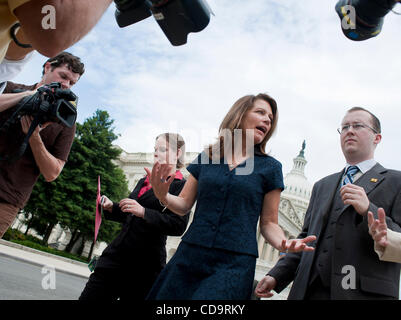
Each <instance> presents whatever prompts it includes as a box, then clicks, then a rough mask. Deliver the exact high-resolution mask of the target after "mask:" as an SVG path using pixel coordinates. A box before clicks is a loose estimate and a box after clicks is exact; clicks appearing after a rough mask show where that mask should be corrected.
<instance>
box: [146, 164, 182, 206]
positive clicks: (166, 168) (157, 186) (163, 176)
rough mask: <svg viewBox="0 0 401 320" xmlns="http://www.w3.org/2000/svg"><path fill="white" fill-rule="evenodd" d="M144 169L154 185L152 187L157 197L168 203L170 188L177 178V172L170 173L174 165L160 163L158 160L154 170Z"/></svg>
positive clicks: (165, 203)
mask: <svg viewBox="0 0 401 320" xmlns="http://www.w3.org/2000/svg"><path fill="white" fill-rule="evenodd" d="M144 169H145V171H146V174H147V176H148V177H149V181H150V184H151V185H152V189H153V192H154V194H155V196H156V198H157V199H159V200H160V201H161V202H162V203H163V204H164V205H167V204H168V203H167V194H168V190H169V188H170V185H171V183H172V182H173V180H174V178H175V173H174V174H173V175H170V173H171V169H172V165H170V164H160V163H159V162H157V161H156V162H155V164H154V165H153V168H152V171H150V170H149V169H148V168H144Z"/></svg>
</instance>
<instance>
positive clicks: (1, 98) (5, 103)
mask: <svg viewBox="0 0 401 320" xmlns="http://www.w3.org/2000/svg"><path fill="white" fill-rule="evenodd" d="M35 93H36V89H35V90H27V91H23V92H19V93H3V94H0V112H3V111H6V110H7V109H9V108H11V107H14V106H15V105H16V104H17V103H18V102H20V101H21V99H22V98H24V97H27V96H32V95H34V94H35Z"/></svg>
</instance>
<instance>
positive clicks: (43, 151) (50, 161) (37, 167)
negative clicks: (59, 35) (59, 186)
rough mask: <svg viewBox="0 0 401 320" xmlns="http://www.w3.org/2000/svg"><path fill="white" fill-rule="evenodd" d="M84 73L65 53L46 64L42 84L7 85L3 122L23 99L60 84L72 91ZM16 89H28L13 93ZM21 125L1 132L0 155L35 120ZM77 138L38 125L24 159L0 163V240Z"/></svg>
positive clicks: (0, 106) (0, 110) (69, 131)
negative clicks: (36, 185)
mask: <svg viewBox="0 0 401 320" xmlns="http://www.w3.org/2000/svg"><path fill="white" fill-rule="evenodd" d="M83 73H84V64H83V63H82V62H81V61H80V59H79V58H78V57H76V56H73V55H72V54H70V53H67V52H62V53H60V54H59V55H57V56H56V57H54V58H51V59H48V60H47V61H46V63H45V64H44V65H43V73H42V79H41V81H40V82H39V83H37V84H34V85H31V86H25V85H21V84H15V83H12V82H8V84H7V87H6V89H5V91H4V92H5V93H4V94H2V95H0V123H4V121H6V120H7V119H8V118H9V117H10V116H11V115H12V113H13V111H14V109H15V108H13V107H14V106H15V105H16V104H17V103H18V102H19V101H20V100H21V99H22V98H23V97H25V96H29V95H32V94H34V93H35V92H36V89H38V88H39V87H41V86H43V85H46V84H50V83H52V82H60V83H61V86H62V88H63V89H68V88H71V87H72V86H73V85H74V84H75V83H76V82H77V81H78V80H79V78H80V76H81V75H82V74H83ZM15 89H23V90H26V91H24V92H20V93H12V92H13V91H14V90H15ZM20 122H21V126H20V125H19V123H17V125H14V126H11V127H10V128H9V129H8V130H7V132H1V133H0V155H2V156H3V155H4V154H6V153H7V154H12V152H14V151H15V150H16V149H18V148H19V146H20V144H21V142H22V140H23V139H24V137H25V136H26V134H27V132H28V129H29V127H30V124H31V122H32V117H30V116H27V115H25V116H23V117H21V121H20ZM74 135H75V125H74V126H73V127H72V128H68V127H65V126H62V125H61V124H58V123H55V122H46V123H45V124H43V125H42V126H41V127H40V126H37V127H36V129H35V131H34V132H33V134H32V136H31V137H30V138H29V146H30V148H28V149H27V150H26V151H25V153H24V154H23V156H22V157H21V158H20V159H19V160H17V161H15V162H13V163H9V162H6V161H0V238H1V237H2V236H3V234H4V233H5V232H6V231H7V229H8V227H9V226H10V225H11V224H12V222H13V221H14V219H15V217H16V215H17V214H18V211H19V210H20V209H21V208H23V207H24V206H25V204H26V202H27V201H28V199H29V196H30V194H31V192H32V188H33V186H34V184H35V182H36V180H37V179H38V177H39V175H40V174H42V175H43V177H44V178H45V180H46V181H47V182H50V181H53V180H55V179H56V178H57V177H58V176H59V174H60V173H61V170H62V169H63V166H64V164H65V162H66V160H67V158H68V154H69V152H70V149H71V145H72V142H73V139H74Z"/></svg>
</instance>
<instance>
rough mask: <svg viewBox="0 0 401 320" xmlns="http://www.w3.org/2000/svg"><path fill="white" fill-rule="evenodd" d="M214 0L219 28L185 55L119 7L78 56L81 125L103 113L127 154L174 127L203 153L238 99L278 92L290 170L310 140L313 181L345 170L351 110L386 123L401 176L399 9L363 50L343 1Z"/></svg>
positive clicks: (277, 147)
mask: <svg viewBox="0 0 401 320" xmlns="http://www.w3.org/2000/svg"><path fill="white" fill-rule="evenodd" d="M208 2H209V4H210V6H211V8H212V9H213V11H214V13H215V16H214V17H212V19H211V22H210V24H209V26H208V27H207V28H206V29H205V30H203V31H202V32H200V33H192V34H190V35H189V38H188V43H187V44H186V45H184V46H180V47H173V46H172V45H170V43H169V41H168V40H167V38H166V37H165V36H164V34H163V32H162V31H161V29H160V28H159V27H158V25H157V23H156V22H155V21H154V20H153V18H148V19H146V20H145V21H142V22H139V23H136V24H134V25H131V26H129V27H127V28H124V29H120V28H119V27H118V26H117V24H116V22H115V20H114V5H111V6H110V8H109V10H108V11H107V12H106V13H105V15H104V16H103V17H102V19H101V21H100V22H99V23H98V24H97V25H96V26H95V28H93V30H92V31H91V32H90V33H89V34H88V35H87V36H86V37H84V38H83V39H82V40H81V41H80V42H78V43H77V44H76V45H74V46H73V47H72V48H70V49H69V50H67V51H70V52H71V53H73V54H76V55H78V56H80V57H81V59H82V60H83V62H84V63H85V66H86V72H85V74H84V75H83V77H82V79H81V80H80V81H79V82H78V83H77V85H76V86H75V87H73V91H74V92H75V93H76V94H77V95H78V96H79V105H78V112H79V116H78V121H79V122H83V121H84V119H85V118H87V117H89V116H91V115H92V114H93V113H94V111H95V110H96V109H97V108H101V109H104V110H107V111H108V112H109V113H110V115H111V117H112V118H113V119H115V127H116V130H115V131H116V132H117V133H119V134H120V135H121V136H120V138H119V139H118V140H117V141H116V143H117V144H118V145H120V146H121V147H122V148H123V149H124V150H126V151H127V152H151V151H152V149H153V141H154V137H155V136H156V135H157V134H159V133H161V132H165V131H177V132H179V133H181V134H182V135H183V136H184V139H185V140H186V142H187V151H193V152H196V151H200V150H201V149H202V146H204V145H206V144H208V143H210V142H213V141H214V138H215V137H216V136H217V129H218V126H219V124H220V122H221V120H222V119H223V117H224V115H225V114H226V112H227V111H228V109H229V108H230V106H231V105H232V104H233V103H234V102H235V100H237V99H238V98H239V97H241V96H243V95H245V94H256V93H259V92H267V93H269V94H271V95H272V96H273V97H275V99H276V100H277V102H278V108H279V114H280V116H279V124H278V130H277V132H276V134H275V135H274V136H273V138H272V140H271V141H270V142H269V143H268V146H267V150H268V151H269V152H270V154H271V155H273V156H274V157H276V158H277V159H278V160H279V161H281V162H282V164H283V172H284V174H286V173H288V172H289V171H290V170H291V168H292V159H293V158H294V157H295V156H296V155H297V154H298V152H299V150H300V148H301V144H302V141H303V140H304V139H305V140H306V144H307V146H306V152H305V156H306V159H307V160H308V164H307V167H306V175H307V176H308V179H309V181H310V182H311V183H314V182H316V181H317V180H318V179H320V178H322V177H324V176H326V175H327V174H330V173H333V172H336V171H340V170H341V169H342V167H343V166H344V159H343V156H342V153H341V149H340V144H339V135H338V133H337V132H336V128H337V127H338V126H339V124H340V122H341V119H342V117H343V115H344V113H345V111H346V110H347V109H349V108H350V107H353V106H363V107H366V108H367V109H369V110H371V111H372V112H373V113H375V114H376V115H377V116H378V117H379V119H380V120H381V121H382V127H383V140H382V143H381V144H380V145H379V147H378V149H377V152H376V159H377V160H378V161H379V162H381V163H382V164H383V165H384V166H386V167H389V168H393V169H398V170H401V152H400V150H401V139H400V136H401V126H400V121H401V105H400V104H401V102H400V101H401V99H400V98H401V90H400V83H401V81H400V80H401V60H400V59H399V58H398V57H399V53H400V52H401V41H400V37H401V17H400V16H397V15H395V14H392V13H390V14H389V15H388V16H387V17H386V20H385V23H384V28H383V31H382V33H381V34H380V35H379V36H378V37H376V38H374V39H370V40H368V41H364V42H353V41H350V40H348V39H346V38H345V37H344V36H343V34H342V32H341V29H340V20H339V19H338V17H337V15H336V13H335V11H334V5H335V3H336V1H334V0H330V1H321V0H304V1H295V0H285V1H284V0H271V1H268V0H252V1H243V0H209V1H208ZM397 7H398V8H397ZM397 7H396V9H397V10H398V11H400V9H401V5H399V6H397ZM393 57H394V58H393ZM45 60H46V58H45V57H43V56H41V55H39V54H36V55H35V56H34V58H33V59H32V60H31V61H30V62H29V64H28V65H27V66H26V68H25V69H24V70H23V72H22V73H21V74H20V75H19V76H18V77H17V78H16V79H15V80H14V81H15V82H21V83H26V84H31V83H34V82H37V81H38V80H39V78H40V74H41V66H42V64H43V63H44V61H45Z"/></svg>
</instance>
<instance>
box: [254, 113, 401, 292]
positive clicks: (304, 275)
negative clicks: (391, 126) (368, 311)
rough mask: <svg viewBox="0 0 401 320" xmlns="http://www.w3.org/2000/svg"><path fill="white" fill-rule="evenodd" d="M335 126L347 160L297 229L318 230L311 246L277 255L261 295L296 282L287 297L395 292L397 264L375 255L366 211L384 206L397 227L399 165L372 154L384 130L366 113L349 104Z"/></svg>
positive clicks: (400, 219)
mask: <svg viewBox="0 0 401 320" xmlns="http://www.w3.org/2000/svg"><path fill="white" fill-rule="evenodd" d="M339 133H340V140H341V148H342V151H343V154H344V157H345V160H346V162H347V165H346V167H345V168H344V170H342V171H341V172H339V173H335V174H332V175H330V176H328V177H325V178H323V179H321V180H320V181H318V182H317V183H316V184H315V185H314V187H313V190H312V196H311V199H310V202H309V207H308V210H307V212H306V215H305V221H304V226H303V229H302V232H301V234H300V235H299V236H298V238H304V237H306V236H308V235H316V236H317V240H316V244H315V245H316V249H315V250H314V251H312V252H300V253H288V254H286V256H285V257H284V258H283V259H280V260H279V261H278V262H277V264H276V265H275V266H274V267H273V269H271V270H270V271H269V273H268V274H267V275H266V276H265V277H264V278H263V279H262V280H261V281H260V282H259V284H258V286H257V288H256V289H255V294H256V295H257V296H259V297H271V296H272V295H273V293H271V292H270V291H271V290H273V289H274V291H276V292H278V293H280V292H281V291H282V290H283V289H284V288H285V287H286V286H287V285H288V284H289V283H290V282H291V281H294V283H293V285H292V288H291V291H290V293H289V296H288V299H307V300H314V299H398V295H399V281H400V266H401V265H400V264H397V263H394V262H385V261H380V260H379V258H378V256H377V254H376V253H375V252H374V250H373V247H374V243H373V240H372V238H371V236H370V235H369V228H368V215H367V213H368V211H371V212H373V214H374V216H375V219H377V218H378V217H377V211H378V208H379V207H381V208H384V210H385V211H386V213H387V216H386V223H387V226H388V228H389V229H391V230H394V231H397V232H400V231H401V227H400V225H401V172H399V171H395V170H389V169H385V168H383V167H382V166H381V165H380V164H379V163H377V162H376V161H375V160H374V152H375V149H376V146H377V145H378V144H379V143H380V141H381V138H382V136H381V128H380V121H379V120H378V119H377V118H376V117H375V116H374V115H373V114H372V113H371V112H369V111H367V110H366V109H363V108H359V107H355V108H352V109H350V110H348V112H347V113H346V115H345V117H344V118H343V121H342V124H341V128H339Z"/></svg>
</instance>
